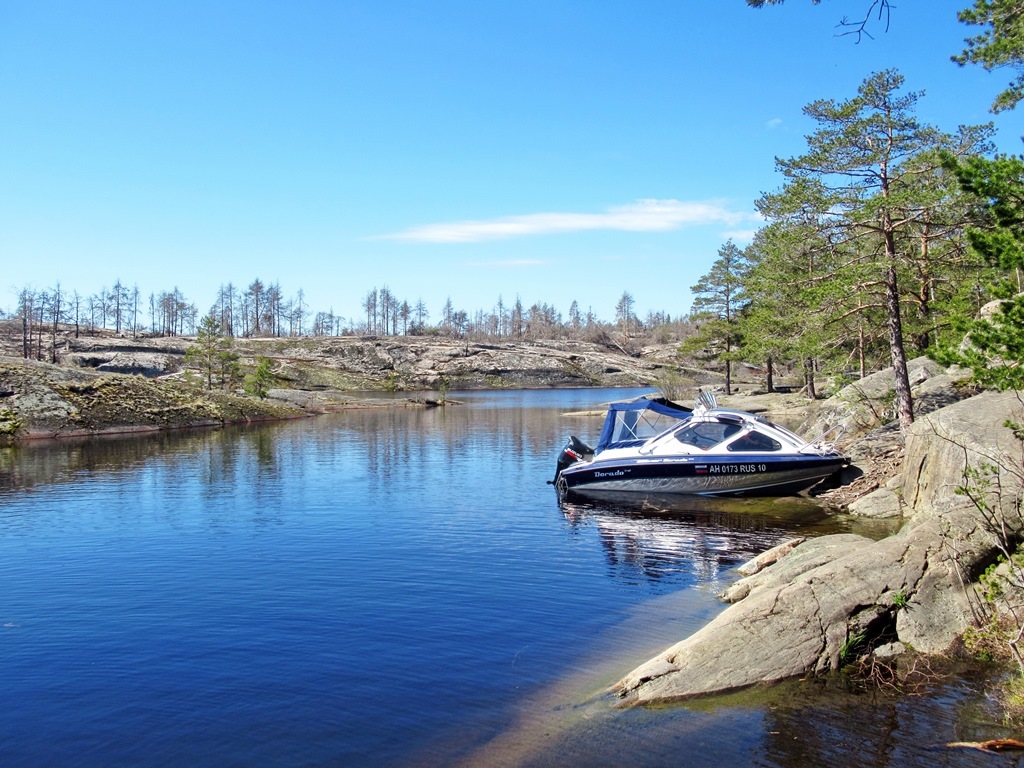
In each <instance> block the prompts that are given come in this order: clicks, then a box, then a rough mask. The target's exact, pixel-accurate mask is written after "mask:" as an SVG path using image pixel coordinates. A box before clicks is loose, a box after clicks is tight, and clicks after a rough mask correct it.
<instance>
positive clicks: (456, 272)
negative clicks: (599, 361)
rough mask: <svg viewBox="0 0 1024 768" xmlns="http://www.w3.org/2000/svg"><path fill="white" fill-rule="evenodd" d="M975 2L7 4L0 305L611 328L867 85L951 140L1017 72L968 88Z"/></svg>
mask: <svg viewBox="0 0 1024 768" xmlns="http://www.w3.org/2000/svg"><path fill="white" fill-rule="evenodd" d="M971 4H972V2H971V0H902V1H901V2H899V3H897V4H896V7H895V8H894V10H893V12H892V17H891V19H890V23H889V28H888V30H886V29H885V24H884V21H883V22H878V21H876V22H874V23H873V24H872V25H871V27H870V28H869V29H870V31H871V33H872V38H871V39H867V38H865V39H862V40H861V41H860V42H857V41H856V39H855V38H853V37H850V36H842V35H840V34H838V33H839V32H840V31H842V30H841V29H838V28H837V26H836V25H837V24H838V23H839V22H840V21H841V20H842V19H843V18H844V17H848V18H850V19H853V18H856V17H858V16H863V14H864V11H865V9H866V8H867V7H868V5H869V0H825V2H823V3H821V4H819V5H812V4H811V2H810V0H789V2H787V3H786V4H785V5H783V6H776V7H772V8H765V9H760V10H755V9H751V8H749V7H747V5H746V3H745V1H744V0H703V1H702V2H697V1H696V0H628V1H627V0H618V1H617V2H612V1H611V0H571V1H570V0H515V2H508V1H507V0H485V1H483V2H481V0H430V1H429V2H428V1H427V0H290V1H289V2H284V0H280V1H278V2H269V1H267V0H214V1H213V2H211V1H210V0H177V1H176V2H173V3H170V2H130V1H129V0H124V1H123V2H108V1H105V0H90V2H81V0H68V1H66V2H56V1H53V0H32V2H25V1H24V0H0V309H8V310H9V309H11V308H13V306H14V305H15V301H16V294H17V293H18V291H19V290H21V289H22V288H25V287H31V288H35V289H39V290H43V289H51V288H53V287H54V286H55V285H56V284H57V283H60V285H61V287H62V289H63V290H66V291H72V290H74V291H78V292H79V293H80V294H81V295H83V296H87V295H89V294H93V293H97V292H98V291H100V290H101V289H102V288H109V287H110V286H112V285H113V284H114V283H115V282H117V281H120V282H121V283H123V284H125V285H128V286H138V288H139V290H140V292H141V293H142V295H143V296H148V295H149V294H150V293H160V292H161V291H169V290H172V289H173V288H175V287H177V288H179V289H180V290H181V291H182V292H183V293H184V295H185V297H186V298H187V299H188V300H189V301H192V302H195V304H196V305H197V307H198V308H199V310H200V312H206V311H207V310H208V309H209V308H210V306H211V305H212V304H213V302H214V300H215V298H216V294H217V290H218V287H219V286H222V285H226V284H228V283H233V284H234V285H235V286H238V287H242V288H244V287H245V286H247V285H249V284H250V283H251V282H252V281H253V280H254V279H255V278H259V279H260V280H262V281H263V282H264V283H274V282H276V283H279V284H280V286H281V289H282V291H283V293H284V295H285V296H286V297H289V298H290V297H294V296H295V295H297V293H298V291H299V290H301V291H302V292H303V294H304V297H305V302H306V304H307V305H308V308H309V309H310V310H311V311H314V312H315V311H328V310H330V311H333V312H334V313H335V314H337V315H341V316H344V317H352V318H359V317H361V316H362V314H363V310H362V304H363V300H364V297H365V296H366V294H367V293H368V292H369V291H370V290H371V289H374V288H383V287H387V288H388V289H389V290H390V291H391V293H392V294H393V295H395V296H396V297H397V298H398V299H399V300H406V301H409V303H410V304H415V303H416V302H417V301H423V303H424V304H425V306H426V307H427V309H428V310H429V311H430V313H431V319H432V320H433V321H435V322H436V321H437V320H438V319H439V317H440V314H441V308H442V306H443V305H444V303H445V301H446V300H447V299H449V298H450V299H451V301H452V303H453V305H454V307H455V308H456V309H464V310H466V311H467V312H469V313H470V316H472V315H473V314H474V312H476V311H477V310H483V311H490V310H491V309H493V307H494V306H495V305H496V304H497V303H498V300H499V297H500V298H501V300H502V301H503V303H504V304H505V305H506V306H509V305H511V304H512V303H513V302H514V301H515V299H516V297H519V298H520V299H521V301H522V302H523V304H524V306H527V307H528V306H530V305H531V304H534V303H546V304H550V305H553V306H554V307H555V308H556V309H557V310H559V311H560V312H562V313H566V314H567V312H568V309H569V306H570V304H571V303H572V302H573V301H576V302H578V305H579V307H580V308H581V310H582V311H584V312H586V311H587V310H590V311H593V312H594V313H595V314H596V315H597V316H598V317H599V318H602V319H605V320H612V319H614V316H615V305H616V303H617V302H618V301H619V299H620V297H621V296H622V294H623V293H624V292H628V293H629V294H630V295H631V296H632V297H633V299H634V311H635V312H636V313H637V314H638V315H639V316H640V317H641V318H643V317H645V316H646V315H647V313H648V312H666V313H668V314H669V315H670V316H672V317H675V316H677V315H681V314H683V313H686V312H688V311H689V309H690V305H691V302H692V295H691V293H690V290H689V288H690V286H692V285H693V284H695V283H696V282H697V281H698V279H699V278H700V277H701V276H702V275H703V274H704V273H706V272H707V271H708V269H709V267H710V266H711V264H712V262H713V261H714V260H715V258H716V256H717V252H718V249H719V248H720V247H721V246H722V245H723V244H724V243H725V242H727V241H728V240H730V239H731V240H733V241H734V242H735V243H736V244H737V245H740V246H743V245H746V244H747V243H748V242H749V241H750V238H751V237H752V235H753V232H754V231H756V229H757V228H758V226H759V225H760V221H759V219H758V218H757V214H756V209H755V206H754V203H755V201H756V200H757V198H758V197H759V196H760V195H761V194H762V193H764V192H769V191H773V190H775V189H778V188H779V187H780V186H781V185H782V182H783V178H782V176H781V175H780V174H779V173H778V172H777V171H776V167H775V159H776V157H780V158H787V157H793V156H796V155H799V154H801V153H802V151H803V150H804V149H805V147H806V143H805V138H804V137H805V136H807V135H808V134H810V133H811V132H813V131H814V129H815V125H814V123H813V122H812V121H810V120H809V119H808V118H806V117H805V116H804V115H803V113H802V109H803V107H804V106H805V105H807V104H809V103H810V102H812V101H815V100H818V99H822V98H828V99H836V100H839V101H845V100H847V99H849V98H852V97H853V96H854V95H855V94H856V90H857V87H858V86H859V85H860V84H861V82H863V81H864V79H865V78H867V77H868V76H869V75H871V74H872V73H874V72H877V71H880V70H882V69H886V68H896V69H898V70H899V71H900V72H901V73H902V74H903V75H904V76H905V78H906V85H905V89H906V90H907V91H923V92H924V96H923V97H922V99H921V100H920V101H919V103H918V116H919V118H920V119H921V120H922V121H923V122H925V123H929V124H932V125H934V126H936V127H938V128H940V129H943V130H946V131H953V130H955V128H956V127H957V126H958V125H960V124H981V123H987V122H989V121H990V120H994V121H995V125H996V128H997V131H998V132H997V135H996V144H997V146H998V149H999V150H1000V151H1003V152H1012V153H1020V151H1021V149H1022V146H1021V134H1022V133H1024V112H1021V110H1020V109H1018V110H1017V111H1016V112H1010V113H1003V114H1001V115H998V116H993V115H992V114H990V113H989V111H988V110H989V106H990V104H991V102H992V100H993V99H994V98H995V96H996V94H997V93H998V92H999V91H1000V90H1002V89H1003V88H1004V87H1005V86H1006V85H1007V83H1008V81H1009V79H1010V77H1009V75H1008V74H1006V73H999V72H994V73H988V72H985V71H984V70H983V69H981V68H979V67H976V66H972V67H966V68H962V67H958V66H957V65H956V64H954V63H952V62H951V61H950V56H951V55H953V54H956V53H959V52H960V51H961V50H962V48H963V40H964V38H965V37H967V36H968V35H971V34H975V33H976V32H977V31H978V30H977V29H976V28H969V27H966V26H964V25H962V24H960V23H959V22H958V21H957V20H956V12H957V11H958V10H960V9H962V8H965V7H967V6H968V5H971Z"/></svg>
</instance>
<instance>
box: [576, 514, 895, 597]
mask: <svg viewBox="0 0 1024 768" xmlns="http://www.w3.org/2000/svg"><path fill="white" fill-rule="evenodd" d="M560 507H561V510H562V514H563V515H564V516H565V518H566V520H567V522H568V523H569V525H570V526H571V528H572V529H575V530H584V529H587V528H591V527H592V528H594V529H596V531H597V533H598V536H599V538H600V541H601V545H602V547H603V549H604V551H605V553H606V556H607V559H608V564H609V570H610V573H611V575H613V576H615V577H617V578H625V579H637V578H643V579H647V580H650V581H652V582H661V581H669V582H671V583H672V584H673V585H676V586H679V584H680V582H682V583H684V584H702V585H709V586H712V587H715V586H718V584H719V582H720V580H721V579H722V577H723V574H725V573H726V572H727V571H729V570H731V569H732V568H734V567H736V566H737V565H741V564H742V563H744V562H746V561H747V560H750V559H751V558H753V557H756V556H757V555H759V554H760V553H761V552H764V551H765V550H767V549H770V548H771V547H773V546H775V545H777V544H780V543H781V542H783V541H785V540H787V539H790V538H793V537H794V536H796V535H802V536H816V535H822V534H825V533H838V532H841V531H848V530H851V529H853V528H859V530H858V532H860V533H862V535H866V534H867V533H878V534H880V533H883V532H888V531H890V530H891V525H890V526H889V527H888V528H886V529H882V528H880V527H879V526H877V525H873V526H870V528H869V527H868V526H858V524H857V522H856V521H854V520H851V519H849V518H847V517H841V516H838V515H835V514H833V513H830V512H829V511H828V510H827V509H826V508H824V507H822V506H821V505H819V504H817V503H816V502H814V501H813V500H812V499H809V498H805V497H801V496H794V497H785V498H777V499H762V498H752V499H745V498H737V499H729V498H721V499H717V498H716V499H712V498H700V497H685V496H650V495H648V496H642V497H636V496H635V495H633V496H631V495H629V494H619V495H617V496H613V495H609V496H608V497H606V498H604V499H602V500H600V501H595V500H592V499H588V500H578V499H574V500H571V499H569V498H561V499H560Z"/></svg>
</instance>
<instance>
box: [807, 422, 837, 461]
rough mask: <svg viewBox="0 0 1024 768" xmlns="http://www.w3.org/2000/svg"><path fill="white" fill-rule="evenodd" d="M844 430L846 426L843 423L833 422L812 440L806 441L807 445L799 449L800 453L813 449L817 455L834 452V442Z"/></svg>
mask: <svg viewBox="0 0 1024 768" xmlns="http://www.w3.org/2000/svg"><path fill="white" fill-rule="evenodd" d="M845 432H846V426H845V425H844V424H835V425H833V426H831V427H829V428H828V429H826V430H825V431H824V432H822V433H821V434H820V435H818V436H817V437H816V438H814V439H813V440H808V441H807V446H806V447H805V448H803V449H801V453H803V452H805V451H813V452H814V453H816V454H818V455H819V456H824V455H826V454H829V453H833V452H835V449H836V443H838V442H839V439H840V438H841V437H842V436H843V434H844V433H845Z"/></svg>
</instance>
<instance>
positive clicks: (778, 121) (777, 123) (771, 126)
mask: <svg viewBox="0 0 1024 768" xmlns="http://www.w3.org/2000/svg"><path fill="white" fill-rule="evenodd" d="M781 126H782V118H781V117H773V118H772V119H771V120H769V121H768V122H767V123H765V124H764V127H765V128H767V129H768V130H769V131H773V130H775V129H776V128H780V127H781Z"/></svg>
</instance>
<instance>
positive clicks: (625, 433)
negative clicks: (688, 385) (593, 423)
mask: <svg viewBox="0 0 1024 768" xmlns="http://www.w3.org/2000/svg"><path fill="white" fill-rule="evenodd" d="M692 414H693V411H692V410H691V409H689V408H687V407H685V406H682V405H678V404H677V403H673V402H672V401H671V400H666V399H665V398H641V399H638V400H628V401H626V402H622V403H612V404H611V405H610V406H609V408H608V415H607V416H605V421H604V429H603V430H602V431H601V439H600V441H599V442H598V444H597V448H596V450H598V451H603V450H604V449H606V448H625V447H627V446H633V445H640V444H641V443H643V442H644V441H645V440H648V439H650V438H652V437H654V436H655V435H660V434H661V433H662V432H665V431H668V430H670V429H674V428H675V427H677V426H679V425H680V424H682V423H683V422H684V421H686V420H687V419H689V418H690V416H691V415H692Z"/></svg>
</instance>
